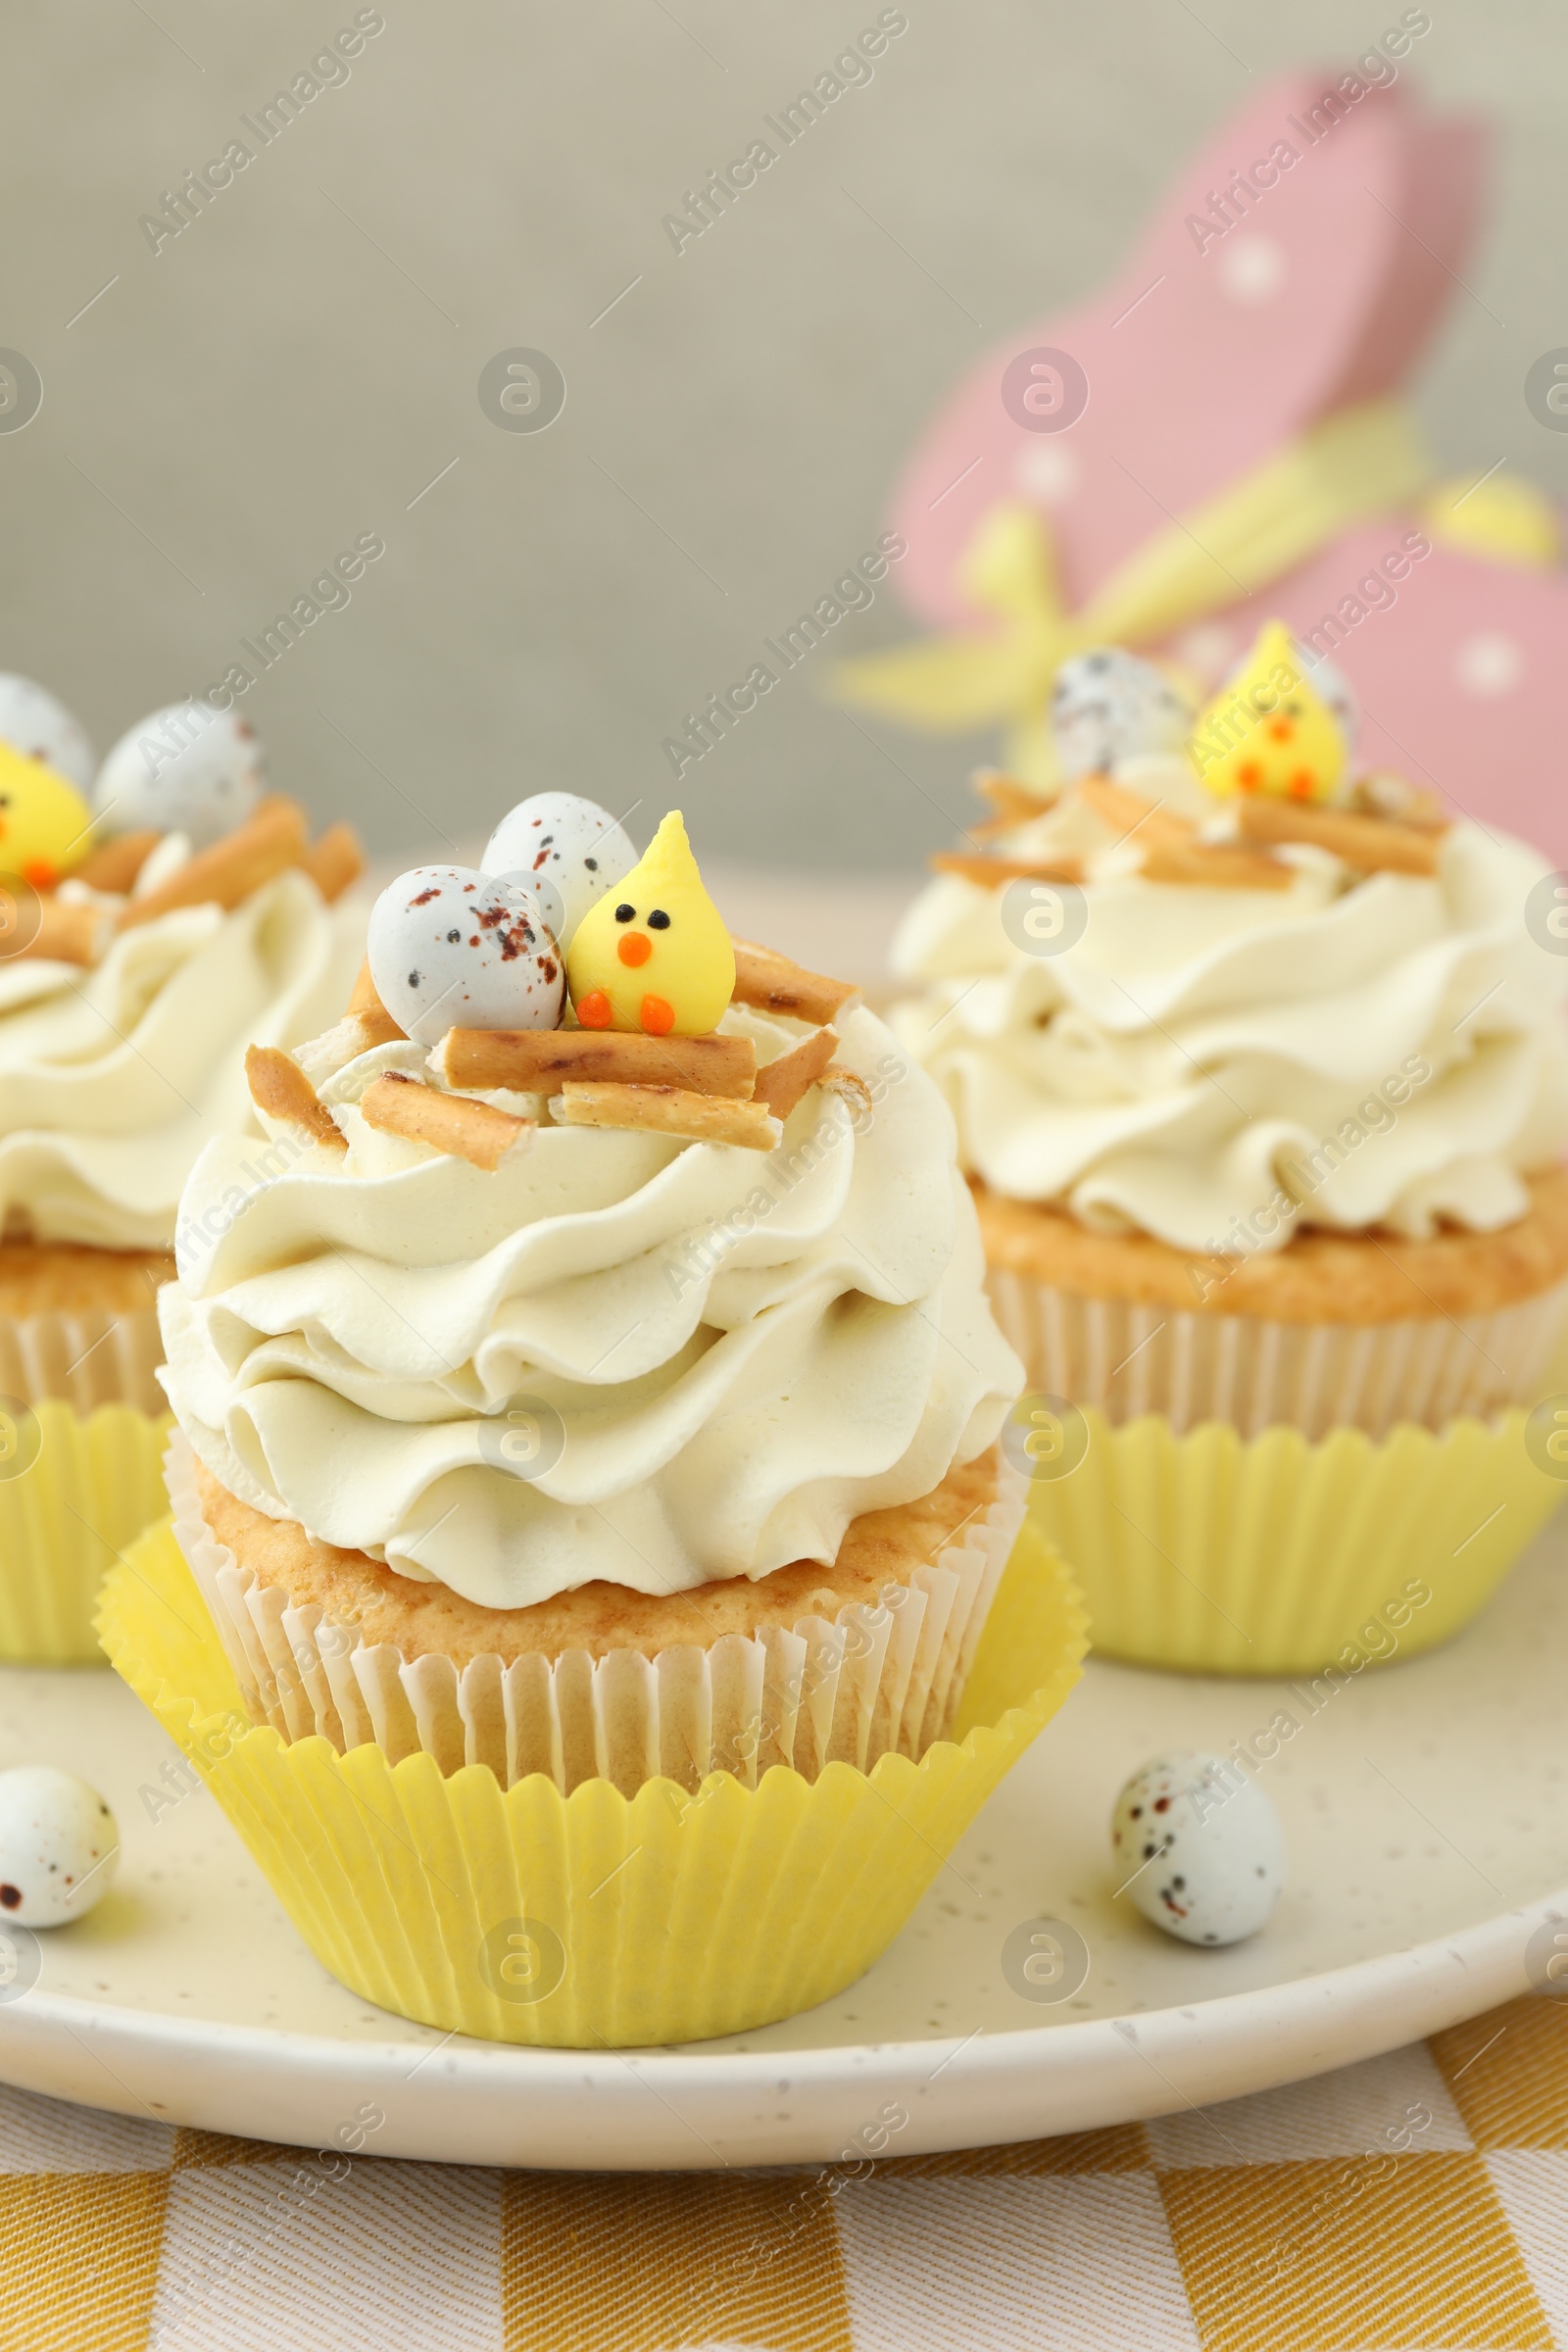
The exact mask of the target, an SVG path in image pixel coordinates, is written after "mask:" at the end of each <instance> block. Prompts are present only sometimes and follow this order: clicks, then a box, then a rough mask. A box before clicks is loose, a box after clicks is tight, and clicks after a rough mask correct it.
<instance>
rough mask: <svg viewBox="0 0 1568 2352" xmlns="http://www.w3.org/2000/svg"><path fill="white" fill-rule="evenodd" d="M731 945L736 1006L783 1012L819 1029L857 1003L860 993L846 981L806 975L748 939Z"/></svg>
mask: <svg viewBox="0 0 1568 2352" xmlns="http://www.w3.org/2000/svg"><path fill="white" fill-rule="evenodd" d="M732 944H733V946H734V950H735V996H734V1002H735V1003H736V1004H737V1005H751V1006H752V1007H753V1009H754V1010H755V1011H758V1012H782V1013H786V1014H788V1015H789V1017H790V1018H791V1019H792V1020H797V1021H812V1022H815V1023H816V1024H817V1025H818V1026H819V1027H820V1026H824V1025H825V1024H826V1023H827V1022H829V1021H831V1020H834V1019H836V1018H837V1016H838V1015H839V1014H840V1013H841V1012H843V1011H844V1010H845V1008H846V1007H847V1006H848V1005H852V1004H855V1003H858V999H859V995H860V992H859V990H858V988H856V987H854V986H853V985H852V984H851V982H849V981H848V980H829V979H827V978H826V977H825V976H824V975H823V974H822V973H821V972H809V971H807V970H805V969H804V968H803V966H802V965H800V964H798V963H792V962H791V961H790V958H789V957H788V956H779V955H776V954H775V953H774V951H773V950H772V949H771V948H759V947H755V946H754V945H753V944H752V942H751V941H750V940H745V939H737V940H735V941H734V942H733V943H732Z"/></svg>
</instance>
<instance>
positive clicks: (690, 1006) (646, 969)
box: [566, 809, 735, 1037]
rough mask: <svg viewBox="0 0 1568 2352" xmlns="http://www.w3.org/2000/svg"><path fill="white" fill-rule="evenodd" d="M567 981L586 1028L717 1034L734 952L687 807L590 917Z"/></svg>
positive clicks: (580, 930)
mask: <svg viewBox="0 0 1568 2352" xmlns="http://www.w3.org/2000/svg"><path fill="white" fill-rule="evenodd" d="M566 984H567V986H568V988H569V989H570V991H571V1002H572V1005H574V1007H575V1009H576V1014H577V1018H578V1020H579V1021H580V1022H581V1024H582V1026H583V1027H584V1028H585V1029H630V1030H640V1031H641V1032H642V1033H643V1035H644V1036H647V1037H707V1036H708V1035H709V1034H710V1032H711V1031H712V1030H714V1029H716V1028H717V1027H718V1024H719V1022H720V1020H721V1019H722V1018H723V1016H724V1010H725V1007H726V1006H727V1005H728V1004H729V1001H730V999H731V997H732V996H733V995H734V993H735V951H734V949H733V948H732V947H731V946H730V940H729V933H728V931H727V930H726V929H725V926H724V918H723V916H722V915H721V914H720V913H719V911H718V908H717V907H715V906H714V905H713V902H712V900H711V898H710V897H709V895H708V893H707V891H706V890H705V889H704V888H703V877H702V875H701V874H700V873H699V872H698V870H697V860H696V858H694V857H693V856H692V853H691V844H690V843H689V842H688V841H687V839H686V827H685V825H684V824H683V823H682V821H681V816H680V811H679V810H678V809H673V810H671V812H670V814H669V815H668V816H666V817H665V819H664V821H663V823H662V825H661V826H660V828H659V831H658V832H657V833H656V834H655V835H654V838H653V840H652V841H651V842H650V843H649V845H648V849H647V851H646V852H645V853H644V856H643V857H642V858H641V860H640V861H639V862H638V863H637V864H636V865H634V866H633V867H632V869H631V872H630V873H629V874H628V875H627V876H626V878H625V880H624V881H622V882H617V883H616V884H615V886H614V888H613V890H611V891H609V892H607V894H606V895H605V897H604V898H602V899H600V900H599V901H598V903H597V904H596V905H595V906H593V907H590V908H589V909H588V912H587V913H586V914H585V915H584V916H583V918H582V921H581V922H580V923H579V924H578V926H577V929H576V931H575V933H574V934H573V936H572V942H571V945H570V947H569V948H568V949H567V950H566Z"/></svg>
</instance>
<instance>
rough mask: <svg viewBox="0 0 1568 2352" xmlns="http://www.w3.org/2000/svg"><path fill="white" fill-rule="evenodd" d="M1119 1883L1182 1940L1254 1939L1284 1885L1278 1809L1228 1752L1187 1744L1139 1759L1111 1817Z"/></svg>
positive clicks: (1152, 1917)
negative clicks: (1215, 1752) (1202, 1749)
mask: <svg viewBox="0 0 1568 2352" xmlns="http://www.w3.org/2000/svg"><path fill="white" fill-rule="evenodd" d="M1110 1840H1111V1851H1112V1854H1113V1856H1114V1860H1115V1866H1116V1873H1117V1883H1118V1886H1119V1887H1122V1888H1123V1889H1124V1890H1125V1892H1126V1893H1127V1894H1128V1895H1129V1896H1130V1897H1131V1898H1132V1900H1133V1902H1134V1903H1136V1905H1137V1906H1138V1909H1139V1910H1140V1911H1141V1912H1142V1913H1143V1915H1144V1917H1145V1918H1146V1919H1148V1920H1152V1922H1153V1924H1154V1926H1155V1927H1156V1928H1163V1929H1164V1930H1165V1933H1166V1934H1167V1935H1168V1936H1179V1937H1180V1939H1181V1940H1182V1942H1184V1943H1204V1944H1222V1943H1239V1942H1240V1941H1241V1940H1242V1938H1243V1936H1255V1935H1256V1933H1257V1931H1258V1929H1259V1928H1260V1927H1262V1926H1263V1925H1264V1923H1265V1921H1266V1920H1267V1919H1268V1917H1269V1914H1270V1913H1271V1912H1272V1910H1273V1908H1274V1906H1275V1904H1276V1903H1277V1902H1278V1901H1279V1898H1280V1894H1281V1892H1282V1890H1283V1888H1284V1886H1285V1838H1284V1836H1283V1834H1282V1832H1281V1829H1280V1824H1279V1816H1278V1814H1277V1813H1276V1812H1275V1810H1274V1807H1273V1805H1272V1803H1271V1802H1270V1801H1269V1798H1268V1796H1267V1795H1266V1794H1265V1793H1264V1791H1263V1789H1261V1788H1260V1787H1259V1786H1258V1784H1257V1782H1256V1781H1255V1780H1250V1779H1249V1777H1248V1775H1247V1774H1246V1773H1245V1772H1243V1770H1242V1768H1241V1766H1240V1765H1239V1764H1235V1763H1232V1762H1231V1761H1230V1760H1229V1758H1227V1757H1225V1756H1211V1755H1204V1754H1201V1753H1199V1752H1197V1751H1195V1750H1186V1749H1183V1750H1179V1751H1176V1752H1173V1753H1171V1754H1167V1755H1160V1756H1152V1757H1151V1758H1150V1759H1149V1762H1148V1763H1147V1764H1141V1765H1140V1766H1139V1768H1138V1770H1137V1771H1136V1772H1135V1773H1134V1774H1133V1776H1132V1778H1131V1780H1130V1781H1128V1782H1127V1783H1126V1785H1125V1787H1124V1788H1123V1789H1122V1791H1121V1794H1120V1795H1119V1796H1118V1797H1117V1799H1116V1805H1115V1810H1114V1812H1113V1813H1112V1815H1111V1824H1110Z"/></svg>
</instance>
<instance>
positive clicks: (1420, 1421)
mask: <svg viewBox="0 0 1568 2352" xmlns="http://www.w3.org/2000/svg"><path fill="white" fill-rule="evenodd" d="M986 1287H987V1290H988V1292H989V1294H990V1298H991V1303H992V1306H993V1308H994V1310H995V1313H996V1318H997V1321H998V1322H999V1323H1000V1324H1001V1326H1002V1329H1003V1331H1004V1333H1005V1335H1006V1337H1007V1339H1008V1340H1010V1342H1011V1343H1012V1346H1013V1347H1014V1348H1016V1349H1017V1352H1018V1354H1019V1355H1020V1356H1021V1357H1022V1358H1023V1361H1024V1364H1025V1365H1026V1367H1027V1369H1028V1374H1029V1385H1030V1387H1031V1389H1033V1390H1037V1391H1043V1392H1045V1393H1046V1394H1048V1395H1051V1396H1055V1397H1067V1398H1069V1399H1070V1400H1071V1401H1072V1402H1073V1403H1074V1404H1081V1405H1097V1406H1099V1408H1100V1409H1101V1411H1103V1413H1104V1415H1105V1417H1106V1419H1107V1420H1109V1421H1111V1422H1113V1423H1116V1424H1120V1423H1123V1422H1128V1421H1136V1420H1137V1419H1139V1418H1140V1417H1141V1416H1142V1415H1143V1414H1145V1413H1160V1414H1163V1415H1164V1417H1165V1419H1166V1420H1168V1421H1169V1423H1170V1426H1171V1428H1172V1430H1173V1431H1174V1432H1175V1433H1176V1434H1177V1435H1178V1436H1180V1435H1182V1434H1183V1433H1184V1432H1185V1431H1187V1430H1190V1429H1197V1428H1199V1427H1200V1426H1201V1424H1202V1423H1204V1422H1208V1421H1221V1422H1226V1423H1228V1424H1230V1426H1232V1427H1233V1428H1236V1429H1239V1430H1240V1431H1241V1433H1242V1435H1243V1437H1244V1438H1255V1437H1260V1436H1261V1435H1262V1433H1263V1432H1264V1430H1266V1429H1270V1428H1276V1427H1279V1426H1280V1425H1282V1424H1283V1425H1285V1426H1288V1427H1290V1428H1293V1429H1299V1430H1300V1431H1301V1432H1302V1434H1303V1435H1304V1436H1306V1437H1308V1438H1311V1439H1317V1438H1321V1437H1323V1436H1325V1435H1326V1434H1327V1433H1328V1432H1329V1431H1330V1430H1333V1429H1343V1428H1350V1429H1359V1430H1363V1431H1364V1432H1365V1433H1366V1435H1367V1436H1368V1437H1371V1438H1383V1437H1386V1436H1387V1435H1388V1434H1389V1432H1390V1431H1391V1430H1393V1429H1395V1428H1396V1427H1397V1426H1398V1424H1399V1423H1400V1422H1414V1423H1415V1424H1416V1425H1417V1426H1418V1427H1422V1428H1426V1429H1433V1430H1441V1429H1444V1428H1446V1426H1447V1424H1448V1423H1449V1422H1450V1421H1453V1420H1457V1419H1460V1418H1474V1419H1477V1420H1486V1419H1488V1418H1489V1417H1490V1416H1491V1415H1493V1414H1494V1413H1498V1412H1501V1411H1503V1410H1505V1409H1506V1408H1507V1407H1508V1406H1509V1405H1512V1404H1533V1403H1535V1402H1536V1401H1537V1399H1538V1397H1540V1396H1541V1395H1542V1394H1543V1392H1544V1387H1545V1385H1546V1383H1547V1375H1548V1373H1549V1372H1550V1370H1551V1367H1552V1364H1553V1361H1554V1358H1555V1355H1556V1351H1557V1347H1558V1343H1559V1341H1560V1339H1561V1337H1562V1333H1563V1329H1564V1324H1565V1322H1568V1283H1559V1284H1558V1285H1557V1286H1556V1287H1555V1288H1554V1289H1552V1290H1549V1291H1543V1292H1542V1293H1541V1294H1540V1295H1539V1297H1537V1298H1534V1299H1521V1300H1520V1301H1519V1302H1518V1303H1517V1304H1516V1305H1513V1306H1505V1307H1501V1308H1499V1309H1498V1310H1497V1311H1496V1312H1495V1313H1494V1314H1490V1315H1473V1316H1465V1317H1448V1316H1440V1315H1431V1316H1423V1317H1419V1318H1416V1317H1412V1318H1410V1319H1408V1320H1406V1321H1403V1322H1398V1323H1372V1324H1363V1323H1276V1322H1269V1321H1265V1320H1263V1319H1262V1318H1260V1317H1257V1316H1252V1315H1216V1314H1193V1313H1188V1312H1185V1311H1183V1310H1181V1309H1178V1308H1172V1307H1164V1306H1152V1305H1140V1304H1135V1303H1133V1302H1131V1301H1128V1300H1125V1299H1086V1298H1080V1297H1078V1296H1076V1295H1075V1294H1074V1293H1072V1292H1069V1291H1059V1290H1055V1289H1053V1288H1052V1287H1050V1286H1049V1285H1047V1284H1045V1283H1040V1282H1036V1281H1034V1280H1033V1279H1032V1278H1031V1277H1029V1276H1028V1275H1023V1274H1015V1273H1012V1272H1009V1271H1006V1270H1005V1269H1003V1268H999V1267H992V1268H991V1269H990V1270H989V1271H988V1274H987V1277H986Z"/></svg>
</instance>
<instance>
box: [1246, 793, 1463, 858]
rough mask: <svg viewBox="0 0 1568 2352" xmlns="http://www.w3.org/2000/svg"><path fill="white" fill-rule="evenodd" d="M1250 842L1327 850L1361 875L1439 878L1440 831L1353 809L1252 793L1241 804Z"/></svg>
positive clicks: (1441, 837) (1441, 839)
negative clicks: (1322, 806) (1306, 845)
mask: <svg viewBox="0 0 1568 2352" xmlns="http://www.w3.org/2000/svg"><path fill="white" fill-rule="evenodd" d="M1241 820H1242V832H1243V834H1244V835H1245V836H1246V838H1247V839H1248V840H1249V841H1268V842H1285V841H1290V842H1306V843H1310V844H1311V845H1312V847H1313V848H1315V849H1320V850H1329V851H1331V852H1332V853H1333V855H1334V856H1335V857H1336V858H1343V860H1344V862H1345V863H1346V864H1347V865H1349V866H1353V867H1354V868H1355V869H1356V871H1357V872H1358V873H1363V874H1376V873H1392V874H1435V873H1436V872H1437V870H1438V853H1439V850H1440V848H1441V846H1442V841H1443V836H1442V834H1441V833H1434V832H1429V831H1427V830H1424V829H1418V828H1417V827H1416V826H1414V825H1400V824H1395V823H1394V822H1393V821H1392V820H1391V819H1390V818H1388V817H1386V816H1357V815H1356V813H1355V811H1354V810H1353V809H1320V808H1314V807H1313V806H1312V805H1311V804H1310V803H1308V802H1305V801H1282V800H1276V799H1274V798H1272V797H1271V796H1265V795H1263V794H1261V793H1254V794H1250V795H1249V796H1248V798H1247V799H1245V800H1244V801H1243V802H1242V805H1241Z"/></svg>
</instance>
